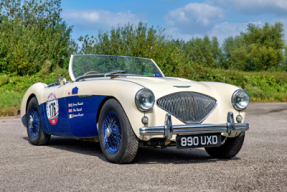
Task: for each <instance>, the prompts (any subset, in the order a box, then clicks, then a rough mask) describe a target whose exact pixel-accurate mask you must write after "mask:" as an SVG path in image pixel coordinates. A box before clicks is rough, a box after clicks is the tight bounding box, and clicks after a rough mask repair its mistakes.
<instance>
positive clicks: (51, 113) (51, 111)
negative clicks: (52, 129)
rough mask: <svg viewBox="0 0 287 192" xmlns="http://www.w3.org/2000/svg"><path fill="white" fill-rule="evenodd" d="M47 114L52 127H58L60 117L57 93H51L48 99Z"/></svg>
mask: <svg viewBox="0 0 287 192" xmlns="http://www.w3.org/2000/svg"><path fill="white" fill-rule="evenodd" d="M46 112H47V116H48V119H49V121H50V123H51V124H52V125H56V123H57V121H58V115H59V104H58V99H57V98H56V94H55V93H50V94H49V96H48V99H47V105H46Z"/></svg>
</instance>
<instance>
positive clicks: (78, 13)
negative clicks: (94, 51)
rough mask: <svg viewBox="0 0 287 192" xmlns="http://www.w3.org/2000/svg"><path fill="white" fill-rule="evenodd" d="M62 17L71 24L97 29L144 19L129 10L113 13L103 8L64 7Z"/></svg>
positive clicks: (142, 16) (135, 22) (134, 22)
mask: <svg viewBox="0 0 287 192" xmlns="http://www.w3.org/2000/svg"><path fill="white" fill-rule="evenodd" d="M62 17H63V18H64V19H65V20H69V21H70V22H69V23H71V24H73V25H75V24H77V25H83V26H85V27H89V28H97V29H99V28H102V29H110V28H111V27H117V26H118V25H120V26H121V25H124V24H127V23H131V24H137V23H138V22H139V21H141V20H142V21H145V16H144V15H136V14H133V13H131V12H130V11H121V12H118V13H113V12H109V11H105V10H78V9H64V10H63V13H62Z"/></svg>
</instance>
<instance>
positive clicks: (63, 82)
mask: <svg viewBox="0 0 287 192" xmlns="http://www.w3.org/2000/svg"><path fill="white" fill-rule="evenodd" d="M66 82H67V81H66V78H65V77H59V78H58V80H57V83H58V84H59V85H66Z"/></svg>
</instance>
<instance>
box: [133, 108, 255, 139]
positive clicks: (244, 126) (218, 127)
mask: <svg viewBox="0 0 287 192" xmlns="http://www.w3.org/2000/svg"><path fill="white" fill-rule="evenodd" d="M164 124H165V125H164V126H155V127H141V128H140V129H139V133H140V135H141V136H165V138H166V139H171V138H172V136H173V135H195V134H206V133H227V134H228V135H229V136H231V137H232V136H235V135H236V133H237V132H242V131H247V130H248V129H249V124H248V123H234V118H233V113H232V112H228V114H227V123H224V124H190V125H172V121H171V115H170V114H168V113H167V114H166V118H165V123H164Z"/></svg>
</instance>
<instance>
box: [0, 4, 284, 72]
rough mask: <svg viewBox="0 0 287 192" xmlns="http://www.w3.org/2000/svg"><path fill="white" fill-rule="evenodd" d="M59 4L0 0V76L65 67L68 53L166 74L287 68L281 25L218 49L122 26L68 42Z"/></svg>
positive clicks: (157, 30)
mask: <svg viewBox="0 0 287 192" xmlns="http://www.w3.org/2000/svg"><path fill="white" fill-rule="evenodd" d="M61 11H62V9H61V0H25V1H22V0H2V1H1V3H0V74H3V73H4V74H16V75H27V74H34V73H37V72H38V71H40V70H41V67H42V65H43V64H44V63H45V61H47V60H49V61H50V62H51V63H52V65H51V67H50V70H51V71H52V70H53V69H54V68H55V67H57V66H59V67H62V68H67V67H68V62H69V57H70V55H71V54H110V55H127V56H136V57H146V58H152V59H153V60H155V61H156V62H157V63H158V64H159V66H160V67H161V68H162V69H163V72H164V73H165V74H166V75H168V76H169V75H172V76H181V75H184V76H186V73H189V71H191V70H193V69H194V66H199V65H200V66H204V67H207V68H222V69H235V70H240V71H280V70H285V71H286V70H287V48H286V44H285V42H284V29H283V24H282V23H279V22H278V23H275V24H274V25H270V24H268V23H266V24H265V25H264V26H263V27H259V26H257V25H255V24H251V23H250V24H248V25H247V30H246V31H245V32H241V33H240V34H239V35H237V36H236V37H228V38H226V39H225V40H224V41H223V43H222V44H221V45H220V43H219V42H218V39H217V38H216V37H212V38H210V37H208V36H205V37H204V38H192V39H190V40H188V41H183V40H180V39H173V38H172V37H171V36H168V35H167V34H166V33H165V30H164V29H163V28H161V27H154V26H151V27H148V25H147V24H146V23H143V22H139V23H138V24H130V23H128V24H126V25H124V26H122V27H120V26H118V27H116V28H112V29H111V30H109V31H102V30H99V32H98V34H97V35H96V36H93V35H92V36H91V35H86V36H84V37H79V38H78V39H77V40H78V41H79V42H80V43H79V44H80V45H81V46H79V45H78V44H77V43H76V42H75V40H73V39H72V38H71V33H72V26H68V24H67V23H66V22H65V21H64V20H63V19H62V18H61V17H60V13H61Z"/></svg>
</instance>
